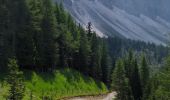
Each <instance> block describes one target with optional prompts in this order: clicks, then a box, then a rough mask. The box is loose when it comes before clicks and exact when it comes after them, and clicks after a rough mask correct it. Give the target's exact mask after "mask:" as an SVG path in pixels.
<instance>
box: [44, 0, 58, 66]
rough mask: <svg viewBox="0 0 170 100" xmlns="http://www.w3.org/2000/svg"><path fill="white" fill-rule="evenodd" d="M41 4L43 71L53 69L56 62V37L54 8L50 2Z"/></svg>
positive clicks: (45, 0) (45, 1) (49, 0)
mask: <svg viewBox="0 0 170 100" xmlns="http://www.w3.org/2000/svg"><path fill="white" fill-rule="evenodd" d="M42 3H43V17H42V22H41V23H42V24H41V28H42V43H41V48H42V50H41V51H42V54H41V55H42V56H41V58H42V59H43V63H44V64H43V66H44V67H45V69H48V67H49V68H54V67H55V66H56V62H57V42H56V41H55V40H56V39H57V37H58V33H57V30H56V28H57V26H56V17H55V14H54V7H53V5H52V1H51V0H42Z"/></svg>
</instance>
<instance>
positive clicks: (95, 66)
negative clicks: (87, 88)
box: [90, 33, 102, 79]
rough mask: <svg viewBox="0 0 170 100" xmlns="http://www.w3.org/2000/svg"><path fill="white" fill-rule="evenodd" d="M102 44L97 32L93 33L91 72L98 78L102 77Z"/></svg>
mask: <svg viewBox="0 0 170 100" xmlns="http://www.w3.org/2000/svg"><path fill="white" fill-rule="evenodd" d="M101 50H102V49H101V46H100V43H99V40H98V38H97V36H96V33H93V36H92V40H91V62H90V67H91V69H92V70H91V71H92V72H91V74H92V76H93V77H95V78H96V79H101V78H102V69H101Z"/></svg>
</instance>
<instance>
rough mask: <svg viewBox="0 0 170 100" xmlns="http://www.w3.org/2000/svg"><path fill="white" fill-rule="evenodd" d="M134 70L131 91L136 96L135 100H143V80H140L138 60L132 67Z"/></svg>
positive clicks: (131, 78)
mask: <svg viewBox="0 0 170 100" xmlns="http://www.w3.org/2000/svg"><path fill="white" fill-rule="evenodd" d="M131 67H132V68H133V69H132V74H131V77H130V84H131V89H132V93H133V96H134V99H135V100H141V99H142V96H143V94H142V93H143V92H142V87H141V80H140V73H139V68H138V63H137V60H136V59H134V61H133V65H132V66H131Z"/></svg>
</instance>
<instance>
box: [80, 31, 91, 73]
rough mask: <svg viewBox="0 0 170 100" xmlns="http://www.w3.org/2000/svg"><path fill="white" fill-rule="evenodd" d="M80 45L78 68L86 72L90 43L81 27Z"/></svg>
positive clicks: (87, 69) (88, 62)
mask: <svg viewBox="0 0 170 100" xmlns="http://www.w3.org/2000/svg"><path fill="white" fill-rule="evenodd" d="M80 32H81V34H80V47H79V63H80V64H79V68H78V69H80V70H81V71H83V72H84V73H86V74H87V73H88V72H89V70H90V68H89V65H90V52H91V49H90V44H89V41H88V37H87V35H86V33H85V31H84V30H83V29H81V30H80Z"/></svg>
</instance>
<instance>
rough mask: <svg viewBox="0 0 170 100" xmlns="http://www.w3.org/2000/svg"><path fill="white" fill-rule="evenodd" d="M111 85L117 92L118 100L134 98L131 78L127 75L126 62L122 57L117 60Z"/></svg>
mask: <svg viewBox="0 0 170 100" xmlns="http://www.w3.org/2000/svg"><path fill="white" fill-rule="evenodd" d="M111 86H112V88H113V89H115V90H116V92H117V98H116V99H117V100H133V96H132V92H131V87H130V85H129V79H128V78H127V77H126V73H125V69H124V63H123V61H122V60H121V59H119V60H118V61H117V62H116V65H115V69H114V71H113V74H112V85H111Z"/></svg>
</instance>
